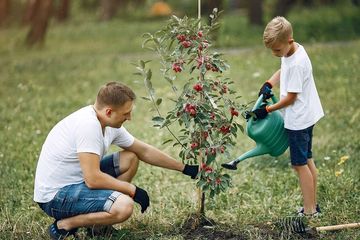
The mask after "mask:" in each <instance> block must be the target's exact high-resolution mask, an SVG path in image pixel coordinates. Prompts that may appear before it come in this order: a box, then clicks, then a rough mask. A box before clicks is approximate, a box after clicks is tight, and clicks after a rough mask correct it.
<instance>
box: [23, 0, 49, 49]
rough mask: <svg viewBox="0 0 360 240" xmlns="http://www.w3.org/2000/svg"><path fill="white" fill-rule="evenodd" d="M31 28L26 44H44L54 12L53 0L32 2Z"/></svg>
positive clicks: (35, 0)
mask: <svg viewBox="0 0 360 240" xmlns="http://www.w3.org/2000/svg"><path fill="white" fill-rule="evenodd" d="M30 1H31V2H32V3H31V8H32V9H31V11H30V12H31V27H30V31H29V32H28V34H27V36H26V44H27V45H29V46H33V45H35V44H37V43H38V44H43V42H44V40H45V35H46V30H47V27H48V24H49V19H50V15H51V10H52V3H53V1H52V0H34V1H32V0H30Z"/></svg>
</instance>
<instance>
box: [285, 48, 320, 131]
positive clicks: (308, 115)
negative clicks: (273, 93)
mask: <svg viewBox="0 0 360 240" xmlns="http://www.w3.org/2000/svg"><path fill="white" fill-rule="evenodd" d="M288 92H291V93H297V97H296V100H295V102H294V103H293V104H291V105H289V106H287V107H285V108H283V109H282V114H283V117H284V125H285V128H286V129H290V130H301V129H305V128H308V127H310V126H312V125H314V124H315V123H316V122H317V121H318V120H319V119H320V118H322V117H323V116H324V111H323V109H322V106H321V102H320V98H319V95H318V92H317V90H316V86H315V81H314V77H313V74H312V65H311V61H310V59H309V57H308V55H307V53H306V51H305V49H304V48H303V46H301V45H300V44H298V49H297V50H296V51H295V52H294V54H293V55H291V56H289V57H282V58H281V72H280V99H282V98H284V97H286V96H287V93H288Z"/></svg>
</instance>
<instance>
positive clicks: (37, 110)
mask: <svg viewBox="0 0 360 240" xmlns="http://www.w3.org/2000/svg"><path fill="white" fill-rule="evenodd" d="M161 25H162V22H161V21H149V22H146V23H144V24H139V23H138V22H135V23H133V24H130V23H129V22H126V21H123V20H116V21H113V22H111V23H98V22H78V24H77V25H76V26H74V25H72V24H68V25H55V26H54V27H53V28H52V29H51V31H50V32H49V34H48V36H47V42H46V45H45V48H44V49H30V50H29V49H25V48H24V47H22V39H23V38H24V36H25V30H24V29H17V28H9V29H6V30H1V32H0V36H1V38H0V53H1V58H0V82H1V87H0V97H1V102H0V131H1V134H0V143H1V145H0V171H1V174H0V182H1V185H0V206H1V209H0V232H1V234H0V239H46V238H47V235H46V227H47V226H48V224H49V223H50V222H51V221H52V220H51V219H50V218H49V217H47V216H46V215H45V214H44V213H43V212H42V211H41V210H40V209H39V208H38V207H37V205H36V204H35V203H34V202H33V201H32V195H33V182H34V173H35V168H36V162H37V158H38V155H39V152H40V149H41V146H42V143H43V141H44V140H45V138H46V135H47V133H48V132H49V130H50V129H51V127H52V126H53V125H54V124H55V123H56V122H57V121H59V120H60V119H61V118H63V117H64V116H66V115H67V114H69V113H71V112H73V111H75V110H76V109H78V108H79V107H81V106H84V105H87V104H91V103H92V102H93V100H94V97H95V94H96V92H97V90H98V87H99V86H100V85H101V84H103V83H105V82H107V81H109V80H114V79H116V80H119V81H122V82H124V83H126V84H128V85H129V86H131V87H132V88H133V89H134V90H135V92H136V93H137V95H138V96H145V95H146V93H145V90H144V87H143V83H142V81H141V79H139V78H137V77H136V76H134V75H132V73H133V72H135V68H134V67H133V66H132V65H131V64H130V63H131V62H133V61H137V60H139V59H150V58H154V56H152V55H149V54H148V53H147V52H146V51H144V50H141V48H140V47H141V39H140V36H141V34H142V33H143V32H146V31H154V30H157V29H159V28H160V27H161ZM260 41H261V40H259V43H258V44H256V43H255V45H254V43H253V45H254V46H253V47H251V48H247V49H231V50H226V49H224V50H220V51H222V52H225V56H226V58H227V60H228V62H229V64H230V66H231V70H230V72H229V73H228V74H229V77H231V78H232V79H233V80H234V81H235V87H236V89H237V91H238V92H239V93H240V94H241V95H242V96H243V100H241V101H244V102H248V101H252V100H254V99H255V98H256V94H257V91H258V88H259V86H260V85H261V84H262V82H263V81H264V80H265V79H267V78H268V77H269V76H270V75H271V74H272V73H273V72H274V71H275V70H276V69H277V68H278V67H279V59H277V58H274V57H272V56H271V54H270V52H268V51H267V50H266V49H264V48H263V47H262V46H261V43H260ZM304 46H305V48H306V49H307V51H308V53H309V56H310V58H311V59H312V64H313V68H314V75H315V78H316V84H317V88H318V91H319V94H320V97H321V100H322V104H323V107H324V109H325V113H326V117H325V118H324V119H322V120H321V121H320V122H319V123H318V124H317V125H316V127H315V133H314V154H315V160H316V163H317V166H318V169H319V203H320V204H321V207H322V209H323V211H324V215H323V217H321V218H320V220H318V221H316V222H315V223H313V224H314V226H322V225H331V224H341V223H351V222H359V217H358V216H359V215H360V208H359V202H360V185H359V182H360V181H359V180H360V167H359V164H357V163H358V162H359V160H360V159H359V152H360V145H359V142H360V135H359V130H360V127H359V124H358V121H359V120H360V110H359V109H360V103H359V99H360V94H359V91H358V89H360V79H359V75H360V70H359V64H360V55H359V53H358V52H357V51H356V49H359V48H360V40H359V39H356V40H352V41H347V42H331V43H309V42H308V43H305V44H304ZM133 52H135V53H133ZM153 66H154V69H156V68H157V63H156V62H154V63H153ZM153 79H154V81H155V82H154V85H155V88H156V89H157V90H158V94H159V95H162V96H164V95H165V96H167V93H168V92H169V88H168V86H167V85H166V83H164V81H163V80H161V79H160V74H159V73H158V72H156V71H155V72H154V77H153ZM169 104H170V101H165V104H164V105H163V106H162V110H163V111H166V109H168V108H169V107H170V105H169ZM148 109H149V105H148V103H147V102H144V101H143V100H141V99H140V98H139V100H137V104H136V109H135V111H134V115H133V120H132V121H131V122H128V123H127V124H126V127H127V129H129V130H130V132H132V133H133V135H134V136H136V137H137V138H139V139H142V140H144V141H145V142H148V143H151V144H153V145H155V146H157V147H159V148H161V149H163V150H164V151H166V152H168V153H169V154H171V155H173V156H177V152H176V150H175V149H173V148H172V147H171V146H168V145H166V146H163V145H161V143H162V142H163V141H164V140H165V139H167V138H168V135H169V134H168V133H167V132H166V131H159V130H157V129H154V128H152V127H151V117H152V113H151V112H149V110H148ZM139 126H141V128H140V127H139ZM237 141H238V145H237V149H235V150H234V151H233V153H232V156H233V157H236V156H238V155H240V154H241V153H243V152H244V151H246V150H248V149H251V148H252V147H254V144H253V142H252V141H251V140H250V139H248V138H247V137H246V136H244V135H241V134H240V135H239V137H238V139H237ZM342 156H349V160H347V161H346V162H345V163H344V164H343V165H338V162H339V160H340V158H341V157H342ZM288 158H289V156H288V153H286V154H284V155H283V156H281V157H279V158H278V159H272V158H270V157H267V156H263V157H257V158H254V159H249V160H246V161H245V162H242V163H241V165H239V170H238V171H237V172H231V175H232V176H233V185H234V187H233V188H231V189H230V190H229V191H228V192H227V193H225V194H221V195H220V196H218V197H216V198H215V199H214V200H212V201H207V204H206V213H207V216H208V217H210V218H213V219H214V220H215V221H216V222H218V223H219V224H222V225H223V226H225V227H226V228H227V229H233V230H236V231H240V232H242V233H243V234H244V236H246V237H247V238H248V239H264V238H265V239H274V238H273V236H272V235H271V234H268V235H267V233H264V232H263V231H262V228H261V226H264V225H266V223H267V222H269V221H274V220H276V219H281V218H283V217H285V216H287V215H289V213H291V212H292V211H293V210H294V209H295V208H296V207H297V206H299V205H300V204H301V198H300V194H299V192H300V190H299V186H298V183H297V178H296V176H295V174H294V173H293V172H292V170H291V167H290V166H289V160H288ZM340 169H343V173H342V174H341V175H340V176H338V177H336V176H335V171H337V170H340ZM134 182H135V183H136V184H137V185H139V186H141V187H143V188H145V189H146V190H147V191H148V192H149V194H150V197H151V208H150V209H149V210H148V211H147V213H146V214H144V215H142V214H140V211H139V208H138V206H136V210H135V213H134V215H133V217H132V218H131V219H129V220H128V221H127V222H125V223H124V224H121V225H119V226H118V227H119V228H120V229H121V232H120V233H119V234H118V235H117V236H116V237H114V239H183V238H182V236H181V232H180V227H181V225H182V224H183V223H184V221H185V219H186V218H187V216H188V215H189V214H190V213H193V212H194V211H195V206H196V191H195V187H194V182H193V181H191V180H190V179H188V178H187V177H185V176H183V175H181V174H179V173H176V172H170V171H167V170H163V169H159V168H155V167H152V166H148V165H145V164H141V166H140V169H139V172H138V174H137V176H136V178H135V180H134ZM321 237H322V238H324V239H356V238H360V231H359V229H355V230H344V231H340V232H333V233H321Z"/></svg>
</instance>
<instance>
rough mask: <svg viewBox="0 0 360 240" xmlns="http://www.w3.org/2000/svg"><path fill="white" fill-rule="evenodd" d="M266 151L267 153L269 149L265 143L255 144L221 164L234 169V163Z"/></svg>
mask: <svg viewBox="0 0 360 240" xmlns="http://www.w3.org/2000/svg"><path fill="white" fill-rule="evenodd" d="M266 153H269V149H268V148H267V147H266V146H265V145H262V144H257V145H256V147H255V148H254V149H252V150H250V151H247V152H246V153H244V154H243V155H241V156H240V157H238V158H237V159H235V160H233V161H231V162H229V163H223V164H222V165H221V166H222V167H224V168H227V169H230V170H236V169H237V167H236V165H237V164H238V163H239V162H241V161H244V160H245V159H247V158H251V157H256V156H259V155H263V154H266Z"/></svg>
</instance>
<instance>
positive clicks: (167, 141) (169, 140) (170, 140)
mask: <svg viewBox="0 0 360 240" xmlns="http://www.w3.org/2000/svg"><path fill="white" fill-rule="evenodd" d="M172 141H174V140H173V139H168V140H165V141H164V142H163V143H162V144H163V145H165V144H167V143H169V142H172Z"/></svg>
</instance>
